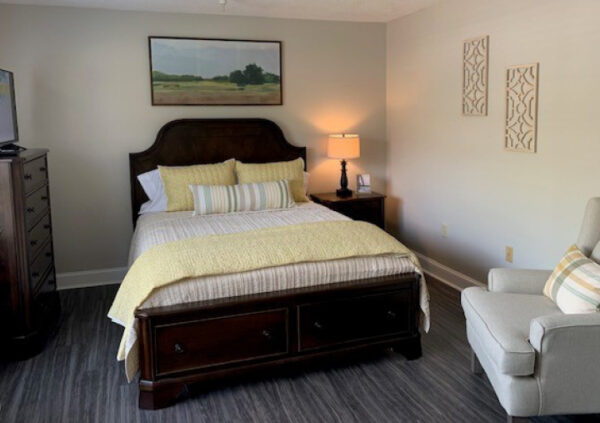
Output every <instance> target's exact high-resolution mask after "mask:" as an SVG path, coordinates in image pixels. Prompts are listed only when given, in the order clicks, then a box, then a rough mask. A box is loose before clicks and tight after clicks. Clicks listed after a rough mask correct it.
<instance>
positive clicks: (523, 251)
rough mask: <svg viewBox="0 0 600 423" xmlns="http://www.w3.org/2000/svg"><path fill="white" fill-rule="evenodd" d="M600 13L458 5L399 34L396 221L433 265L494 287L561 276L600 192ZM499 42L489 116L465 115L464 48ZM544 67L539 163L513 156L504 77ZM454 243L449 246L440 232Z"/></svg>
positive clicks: (390, 64)
mask: <svg viewBox="0 0 600 423" xmlns="http://www.w3.org/2000/svg"><path fill="white" fill-rule="evenodd" d="M599 16H600V2H598V1H595V0H577V1H563V0H528V1H522V0H510V1H507V0H495V1H481V0H453V1H448V2H443V3H440V4H438V5H436V6H434V7H432V8H429V9H425V10H423V11H421V12H419V13H416V14H414V15H410V16H407V17H405V18H402V19H399V20H396V21H394V22H392V23H390V24H389V25H388V30H387V32H388V37H387V50H388V54H387V80H388V85H387V103H388V109H387V112H388V142H389V148H388V166H387V168H388V176H389V179H388V194H389V195H390V197H391V198H390V200H391V201H390V203H391V204H393V205H394V207H393V209H391V210H390V213H389V214H388V218H389V220H390V222H391V223H392V224H393V226H394V231H395V232H397V233H398V234H399V236H400V238H401V239H402V240H404V241H405V242H406V243H407V244H408V245H409V246H411V247H413V248H414V249H415V250H416V251H419V252H421V253H423V254H425V255H426V256H429V257H431V258H433V259H436V260H438V261H440V262H441V263H443V264H446V265H448V266H451V267H452V268H454V269H457V270H459V271H462V272H464V273H466V274H468V275H470V276H473V277H477V278H479V279H480V280H483V278H484V276H485V274H486V272H487V269H488V268H490V267H492V266H504V265H507V263H505V262H504V247H505V246H506V245H512V246H513V247H514V254H515V260H514V265H513V266H514V267H534V268H535V267H541V268H551V267H553V266H554V265H555V263H556V262H557V261H558V260H559V258H560V256H561V254H562V253H563V252H564V251H565V250H566V249H567V247H569V245H570V244H571V243H573V242H574V241H575V239H576V236H577V233H578V231H579V224H580V222H581V218H582V214H583V210H584V206H585V203H586V200H587V199H588V198H589V197H591V196H597V195H600V182H599V181H600V165H599V163H600V119H599V117H598V105H599V102H600V82H599V81H600V79H599V76H598V75H599V74H598V69H600V54H599V51H600V50H599V47H598V46H600V25H599V24H598V23H599V20H598V19H599ZM485 34H489V36H490V69H489V115H488V116H487V117H463V116H461V83H462V79H461V78H462V75H461V72H462V68H461V66H462V65H461V53H462V52H461V49H462V42H463V40H464V39H467V38H470V37H474V36H478V35H485ZM532 62H540V74H539V75H540V76H539V78H540V79H539V90H540V91H539V109H538V110H539V118H538V131H539V132H538V153H537V154H531V155H530V154H523V153H509V152H504V151H503V144H502V135H503V119H504V109H503V104H504V103H503V102H504V98H505V96H504V91H503V83H504V72H505V68H506V67H507V66H508V65H515V64H524V63H532ZM442 223H445V224H447V225H448V229H449V236H448V238H442V236H441V230H440V227H441V224H442Z"/></svg>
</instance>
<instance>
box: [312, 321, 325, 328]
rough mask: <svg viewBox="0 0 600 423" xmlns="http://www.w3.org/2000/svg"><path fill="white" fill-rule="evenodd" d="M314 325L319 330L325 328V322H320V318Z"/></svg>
mask: <svg viewBox="0 0 600 423" xmlns="http://www.w3.org/2000/svg"><path fill="white" fill-rule="evenodd" d="M313 326H314V327H315V328H316V329H319V330H323V329H325V326H323V324H322V323H321V322H319V321H318V320H317V321H316V322H315V323H313Z"/></svg>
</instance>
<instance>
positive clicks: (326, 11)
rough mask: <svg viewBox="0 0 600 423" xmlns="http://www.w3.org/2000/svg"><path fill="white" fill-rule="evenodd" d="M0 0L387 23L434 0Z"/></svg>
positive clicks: (102, 7)
mask: <svg viewBox="0 0 600 423" xmlns="http://www.w3.org/2000/svg"><path fill="white" fill-rule="evenodd" d="M219 1H220V0H0V3H10V4H26V5H39V6H75V7H90V8H97V9H117V10H144V11H153V12H174V13H207V14H218V15H239V16H265V17H276V18H296V19H325V20H337V21H356V22H387V21H391V20H393V19H396V18H399V17H400V16H404V15H408V14H410V13H413V12H416V11H417V10H420V9H423V8H425V7H427V6H429V5H431V4H433V3H434V2H436V1H437V0H226V4H225V5H221V4H219Z"/></svg>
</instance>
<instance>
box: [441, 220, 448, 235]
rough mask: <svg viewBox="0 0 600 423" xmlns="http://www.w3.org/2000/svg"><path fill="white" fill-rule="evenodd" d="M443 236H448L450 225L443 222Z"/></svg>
mask: <svg viewBox="0 0 600 423" xmlns="http://www.w3.org/2000/svg"><path fill="white" fill-rule="evenodd" d="M442 238H448V225H446V224H445V223H442Z"/></svg>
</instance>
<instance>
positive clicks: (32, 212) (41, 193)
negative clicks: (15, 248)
mask: <svg viewBox="0 0 600 423" xmlns="http://www.w3.org/2000/svg"><path fill="white" fill-rule="evenodd" d="M49 206H50V197H49V196H48V186H47V185H44V186H43V187H42V188H40V189H38V190H36V191H34V192H32V193H30V194H29V195H28V196H27V197H25V220H26V221H27V228H28V229H31V228H32V227H33V225H35V224H36V223H37V221H38V219H39V218H40V216H42V215H44V214H45V213H47V212H48V208H49Z"/></svg>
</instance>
